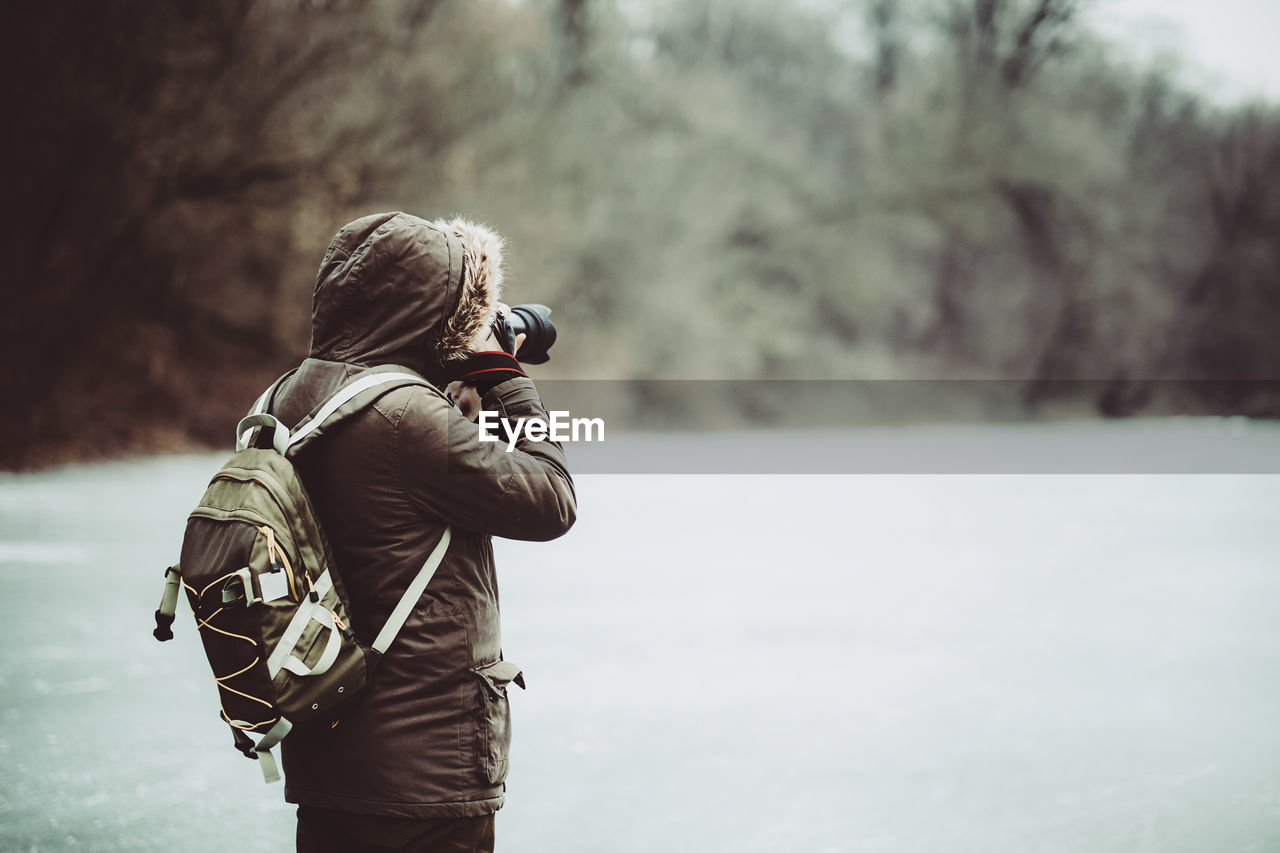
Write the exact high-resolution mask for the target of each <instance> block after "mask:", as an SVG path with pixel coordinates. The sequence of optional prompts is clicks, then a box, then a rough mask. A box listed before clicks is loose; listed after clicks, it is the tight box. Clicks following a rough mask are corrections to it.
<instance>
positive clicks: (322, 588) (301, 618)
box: [267, 569, 342, 678]
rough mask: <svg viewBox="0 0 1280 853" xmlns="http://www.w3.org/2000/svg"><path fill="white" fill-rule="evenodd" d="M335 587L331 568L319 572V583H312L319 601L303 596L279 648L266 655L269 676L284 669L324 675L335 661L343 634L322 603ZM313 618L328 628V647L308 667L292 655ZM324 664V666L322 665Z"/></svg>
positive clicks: (297, 673)
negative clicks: (314, 663)
mask: <svg viewBox="0 0 1280 853" xmlns="http://www.w3.org/2000/svg"><path fill="white" fill-rule="evenodd" d="M332 587H333V579H332V578H331V577H330V575H329V570H328V569H325V570H324V571H323V572H321V573H320V577H318V578H316V582H315V583H314V584H312V585H311V591H312V592H314V593H315V598H316V600H315V601H312V600H311V596H310V595H308V596H306V597H305V598H303V599H302V603H301V604H299V605H298V609H297V610H296V611H295V612H294V614H293V618H292V619H290V620H289V624H288V625H287V626H285V629H284V633H283V634H282V635H281V636H280V642H279V643H276V647H275V648H274V649H272V650H271V656H270V657H268V658H267V675H268V677H270V678H275V677H276V673H278V672H279V671H280V670H282V669H284V670H288V671H289V672H292V673H294V674H295V675H321V674H323V673H325V672H327V671H328V670H329V667H330V666H332V665H333V661H334V659H335V658H336V657H337V655H338V650H339V648H340V647H341V640H340V639H339V638H340V637H341V636H342V635H341V632H339V631H338V626H337V625H336V624H335V623H334V621H333V614H332V613H330V612H329V609H328V608H327V607H325V606H324V605H323V604H321V603H320V602H322V601H324V597H325V596H326V595H328V594H329V590H330V589H331V588H332ZM312 621H316V622H319V623H320V624H321V625H323V626H325V627H326V628H328V629H329V644H328V645H327V646H325V650H324V652H323V653H322V654H321V656H320V660H319V661H317V662H316V665H315V666H314V667H308V666H307V665H306V664H305V663H303V662H302V661H301V660H299V659H298V658H296V657H294V656H293V650H294V648H296V647H297V645H298V640H300V639H302V632H303V631H304V630H306V627H307V625H308V624H310V623H311V622H312ZM322 664H323V666H321V665H322Z"/></svg>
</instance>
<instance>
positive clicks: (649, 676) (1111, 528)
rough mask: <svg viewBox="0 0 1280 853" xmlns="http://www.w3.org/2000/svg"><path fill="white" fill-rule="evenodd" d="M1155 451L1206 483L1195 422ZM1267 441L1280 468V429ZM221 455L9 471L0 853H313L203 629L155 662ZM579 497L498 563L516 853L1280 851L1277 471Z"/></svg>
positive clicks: (762, 481) (644, 480) (650, 485)
mask: <svg viewBox="0 0 1280 853" xmlns="http://www.w3.org/2000/svg"><path fill="white" fill-rule="evenodd" d="M969 429H970V432H969V433H968V434H969V435H970V436H972V435H973V432H972V430H973V429H975V428H969ZM980 429H983V430H987V433H986V435H987V436H988V438H989V441H990V442H992V443H993V444H995V445H999V444H1000V443H1001V442H1002V441H1004V440H1005V437H1006V436H1007V435H1011V434H1012V433H1009V430H1010V429H1012V428H1008V427H985V428H980ZM1037 429H1039V430H1042V431H1043V434H1044V435H1045V436H1047V437H1054V438H1055V440H1056V439H1060V438H1061V437H1062V432H1063V430H1068V431H1074V434H1076V435H1080V436H1085V437H1086V438H1087V437H1088V436H1089V435H1091V434H1093V433H1094V432H1097V431H1100V430H1105V429H1107V427H1106V426H1105V425H1076V426H1070V427H1052V426H1045V427H1041V428H1037ZM1137 429H1138V430H1139V431H1146V434H1148V435H1149V437H1150V439H1151V441H1153V442H1162V441H1163V442H1167V441H1170V440H1176V441H1178V442H1183V443H1184V444H1185V446H1186V452H1187V453H1190V454H1193V453H1194V452H1195V447H1196V442H1197V434H1198V433H1197V430H1198V429H1200V428H1199V427H1195V428H1190V429H1189V428H1188V427H1187V425H1186V424H1185V423H1182V424H1179V425H1176V426H1175V425H1170V424H1165V423H1160V422H1152V423H1147V424H1145V425H1141V426H1140V427H1137ZM1203 429H1204V430H1205V431H1206V432H1205V434H1206V435H1208V433H1209V432H1211V431H1214V430H1216V429H1217V428H1216V427H1215V426H1214V424H1213V422H1206V424H1205V425H1204V427H1203ZM1243 429H1244V430H1245V431H1246V432H1247V433H1248V438H1249V440H1250V441H1251V442H1252V443H1251V444H1250V445H1249V448H1250V452H1252V453H1260V454H1267V458H1266V460H1265V465H1263V464H1261V463H1262V462H1263V461H1264V460H1262V459H1260V460H1259V461H1260V465H1259V470H1263V469H1269V467H1268V466H1270V467H1274V464H1275V460H1276V459H1280V430H1277V429H1276V428H1275V427H1274V426H1270V425H1248V426H1247V427H1244V428H1243ZM1213 434H1215V435H1216V434H1217V432H1214V433H1213ZM1017 435H1018V436H1019V439H1018V440H1021V441H1026V440H1029V439H1028V436H1029V435H1030V440H1032V441H1034V434H1029V433H1028V432H1027V430H1026V429H1025V428H1022V429H1020V431H1018V432H1017ZM1171 436H1174V437H1175V439H1171V438H1170V437H1171ZM901 440H902V441H906V442H910V441H911V440H913V439H912V438H911V434H910V433H906V434H904V435H903V437H902V438H901ZM220 461H221V457H220V456H185V457H168V458H156V459H148V460H143V461H135V462H130V463H110V464H102V465H90V466H73V467H68V468H64V469H60V470H56V471H50V472H45V473H41V474H36V475H21V476H17V475H6V476H3V477H0V720H2V723H0V768H3V774H2V775H0V849H3V850H5V851H52V850H102V851H126V850H127V851H145V850H164V851H173V850H182V851H225V850H235V851H237V853H254V851H276V850H287V849H291V845H292V832H293V824H292V821H293V819H292V809H291V808H290V807H288V806H286V805H285V804H284V803H283V802H282V801H281V791H280V788H279V786H272V787H269V788H268V787H266V786H264V785H263V784H262V782H261V777H260V775H259V773H258V770H257V768H256V766H255V765H254V764H253V763H251V762H249V761H246V760H244V759H243V758H240V757H239V756H238V755H237V754H236V753H235V752H234V751H233V750H232V749H231V747H230V736H229V734H228V732H227V729H226V727H225V725H223V724H221V723H220V722H219V720H218V719H217V710H216V709H217V704H216V701H215V699H214V690H213V685H212V683H211V681H210V678H209V676H208V673H207V669H206V666H205V663H204V660H203V657H202V655H201V653H200V650H199V644H198V641H197V639H196V637H195V631H194V626H193V625H192V624H191V622H190V619H189V616H188V615H187V613H186V611H185V609H180V611H179V619H178V622H177V624H176V625H175V633H176V634H177V635H178V638H177V640H176V641H175V642H172V643H167V644H164V645H161V644H159V643H156V642H155V641H154V640H153V639H152V637H151V635H150V631H151V627H152V619H151V613H152V611H153V610H154V609H155V606H156V601H157V600H158V595H159V591H160V582H161V575H162V572H163V569H164V567H165V566H166V565H168V564H169V563H171V562H172V561H173V560H175V559H176V556H177V550H178V546H179V543H180V539H181V532H182V526H183V520H184V518H185V515H186V513H187V512H188V511H189V510H190V508H191V507H192V506H193V505H194V503H195V501H196V499H197V498H198V497H199V494H200V492H201V491H202V490H203V486H204V483H205V481H206V480H207V478H208V477H209V475H210V474H211V473H212V472H213V470H215V468H216V467H217V465H218V463H219V462H220ZM1237 461H1238V460H1237ZM1243 467H1244V468H1245V469H1247V467H1248V466H1247V465H1246V466H1243ZM1239 468H1240V466H1237V467H1236V468H1233V469H1232V470H1238V469H1239ZM579 499H580V517H579V522H578V526H577V527H576V528H575V529H574V530H573V531H572V532H571V533H570V534H569V536H568V537H566V538H564V539H562V540H560V541H557V542H553V543H548V544H526V543H518V542H498V543H496V550H497V553H498V560H499V567H500V574H501V577H502V582H503V607H504V616H505V648H506V654H507V657H508V658H509V659H511V660H514V661H516V662H517V663H519V664H520V665H522V666H523V667H524V669H525V673H526V677H527V679H528V685H529V689H528V691H527V692H521V691H514V693H515V695H514V697H513V699H512V705H513V708H514V715H515V743H514V746H513V751H512V770H511V776H510V779H509V783H508V805H507V807H506V808H505V809H504V810H503V811H502V813H501V814H500V815H499V820H498V844H499V847H498V849H499V850H500V851H505V853H538V851H550V853H562V852H563V853H579V851H580V853H589V851H590V852H591V853H594V851H619V853H625V851H783V853H789V851H860V850H875V851H947V853H968V851H972V853H1028V851H1055V852H1056V851H1081V853H1105V852H1106V851H1116V853H1120V851H1124V853H1133V851H1159V852H1160V853H1179V851H1186V853H1203V851H1209V850H1212V851H1270V850H1276V849H1280V726H1278V725H1277V720H1280V559H1278V558H1280V476H1276V475H1255V476H1250V475H1240V474H1232V475H1206V474H1197V475H1160V474H1127V475H1118V474H1090V475H1076V476H1065V475H1046V474H1036V475H1011V474H1001V475H968V474H965V475H962V474H910V475H907V474H886V475H858V476H849V475H846V476H831V475H828V476H823V475H808V476H805V475H781V474H780V475H764V474H759V475H736V476H734V475H721V476H710V475H699V476H688V475H675V474H671V475H667V474H664V475H660V476H658V475H654V476H641V475H629V474H613V475H608V474H597V475H588V476H584V477H582V478H581V479H580V481H579Z"/></svg>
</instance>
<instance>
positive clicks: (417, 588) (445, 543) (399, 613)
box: [373, 527, 453, 654]
mask: <svg viewBox="0 0 1280 853" xmlns="http://www.w3.org/2000/svg"><path fill="white" fill-rule="evenodd" d="M452 537H453V528H451V527H446V528H445V529H444V534H443V535H442V536H441V537H440V541H439V542H438V543H436V547H435V550H433V551H432V552H431V556H429V557H427V561H426V562H425V563H423V564H422V568H421V569H419V570H418V574H417V576H416V577H415V578H414V579H413V581H412V582H410V584H409V588H408V589H406V590H405V591H404V595H402V596H401V597H400V603H398V604H397V605H396V609H395V610H392V611H391V615H390V616H389V617H388V618H387V624H385V625H383V626H382V630H381V631H379V632H378V636H377V637H376V638H375V639H374V641H373V649H374V651H376V652H378V653H379V654H383V653H385V652H386V651H387V649H388V648H389V647H390V646H391V644H392V643H393V642H395V639H396V635H397V634H399V633H400V629H401V628H403V627H404V623H405V622H407V621H408V620H409V614H410V613H411V612H413V607H414V605H415V604H417V603H418V598H419V597H420V596H421V595H422V591H423V590H425V589H426V588H427V584H428V583H430V582H431V576H432V575H434V574H435V573H436V568H437V567H438V566H439V565H440V562H441V561H442V560H444V552H445V551H447V550H448V549H449V540H450V539H451V538H452Z"/></svg>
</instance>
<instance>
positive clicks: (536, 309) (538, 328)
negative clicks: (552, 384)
mask: <svg viewBox="0 0 1280 853" xmlns="http://www.w3.org/2000/svg"><path fill="white" fill-rule="evenodd" d="M499 316H501V315H499ZM507 322H508V323H509V324H510V326H511V331H512V341H513V346H514V340H515V337H514V336H515V335H524V343H523V344H521V345H520V352H518V353H516V358H518V359H519V360H520V361H522V362H524V363H525V364H545V363H546V362H547V360H548V359H550V358H551V356H550V355H549V354H548V353H547V350H549V349H551V345H552V344H554V343H555V342H556V327H555V326H553V325H552V324H551V309H550V308H548V307H547V306H545V305H539V304H538V303H536V302H530V303H529V304H527V305H515V306H512V308H511V316H510V317H508V318H507Z"/></svg>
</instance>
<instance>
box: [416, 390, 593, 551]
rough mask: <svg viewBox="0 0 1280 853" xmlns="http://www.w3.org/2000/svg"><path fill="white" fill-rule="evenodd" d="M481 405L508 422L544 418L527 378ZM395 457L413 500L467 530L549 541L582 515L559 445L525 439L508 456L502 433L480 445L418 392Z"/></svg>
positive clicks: (447, 408)
mask: <svg viewBox="0 0 1280 853" xmlns="http://www.w3.org/2000/svg"><path fill="white" fill-rule="evenodd" d="M484 407H485V408H486V409H488V410H491V411H496V412H498V413H499V414H500V415H501V416H502V417H504V418H508V419H511V420H515V419H516V418H530V417H535V418H541V419H543V420H546V419H547V411H546V409H545V408H544V407H543V405H542V400H541V399H540V398H539V397H538V392H537V390H536V389H535V388H534V386H533V382H532V381H530V380H529V379H526V378H524V377H519V378H516V379H511V380H508V381H506V382H503V383H501V384H499V385H497V386H495V387H494V388H493V389H492V390H491V391H490V392H489V393H488V394H486V395H485V396H484ZM396 454H397V463H398V466H399V472H400V482H401V485H402V487H403V488H404V491H405V493H406V494H407V495H408V496H409V499H410V501H412V502H413V504H414V505H415V506H416V507H417V508H418V509H419V510H420V511H421V512H423V513H424V514H426V515H428V516H432V517H435V518H440V519H443V520H445V521H446V522H448V523H449V524H452V525H455V526H458V527H460V528H462V529H465V530H472V531H475V532H477V533H482V534H487V535H490V536H501V537H504V538H507V539H528V540H537V541H544V540H547V539H555V538H556V537H558V536H562V535H563V534H564V533H565V532H567V531H568V530H569V528H570V527H572V526H573V522H574V520H575V519H576V517H577V499H576V496H575V494H574V489H573V478H572V477H571V476H570V475H569V470H568V467H567V466H566V464H565V457H564V450H563V448H561V446H560V445H559V443H557V442H555V441H552V440H551V439H550V438H547V439H546V440H545V441H532V440H530V439H529V438H528V437H527V436H525V435H523V434H522V435H521V436H520V437H519V439H518V440H517V443H516V446H515V448H514V449H513V450H512V451H511V452H507V440H506V437H505V435H504V436H503V438H502V440H501V441H481V440H480V428H479V427H478V426H477V425H476V424H474V423H472V422H471V421H469V420H467V419H466V418H465V417H463V416H462V413H461V412H459V411H458V410H457V409H456V408H455V407H454V406H453V405H452V404H450V403H449V402H448V401H447V400H444V399H442V398H439V397H437V396H435V395H427V394H419V395H417V396H416V397H415V399H414V401H413V404H412V405H409V406H407V407H406V408H405V411H404V414H403V416H402V417H401V418H400V420H399V424H398V426H397V429H396Z"/></svg>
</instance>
